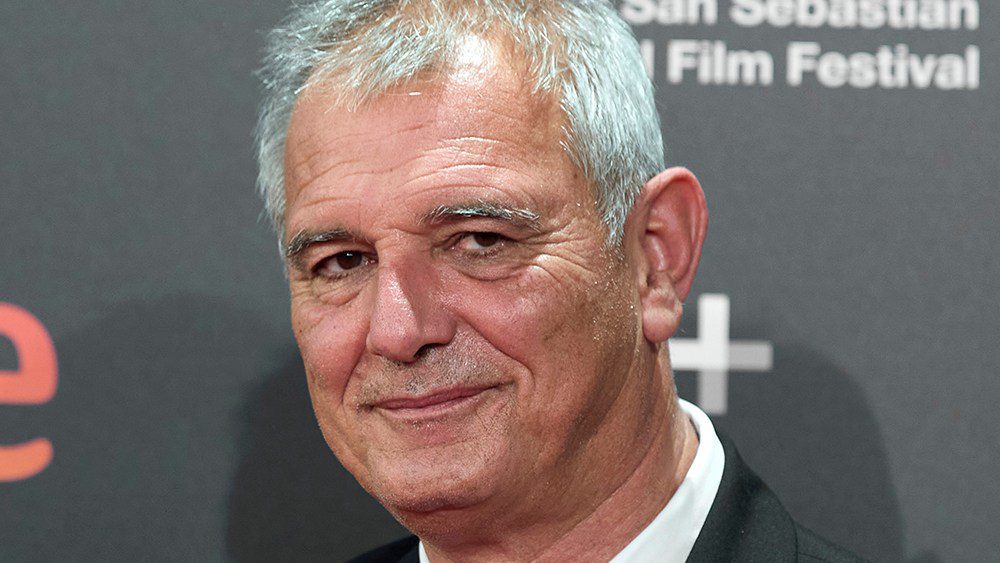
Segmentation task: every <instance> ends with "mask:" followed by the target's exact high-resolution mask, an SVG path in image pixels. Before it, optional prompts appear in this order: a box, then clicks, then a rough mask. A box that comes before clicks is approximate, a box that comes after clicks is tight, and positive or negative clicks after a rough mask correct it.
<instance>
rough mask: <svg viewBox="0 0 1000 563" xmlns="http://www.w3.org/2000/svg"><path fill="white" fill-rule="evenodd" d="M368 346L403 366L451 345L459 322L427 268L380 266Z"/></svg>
mask: <svg viewBox="0 0 1000 563" xmlns="http://www.w3.org/2000/svg"><path fill="white" fill-rule="evenodd" d="M378 268H379V271H378V277H377V280H376V288H375V301H374V304H373V306H372V313H371V320H370V323H369V327H368V338H367V341H366V345H367V347H368V351H369V352H371V353H373V354H376V355H378V356H382V357H384V358H386V359H388V360H392V361H395V362H402V363H411V362H414V361H416V360H417V359H418V358H419V357H420V356H421V354H422V353H423V352H425V351H426V350H427V349H429V348H431V347H434V346H441V345H444V344H448V343H449V342H451V340H452V338H453V337H454V336H455V320H454V318H453V317H452V315H451V313H450V312H449V311H448V309H447V308H446V307H445V306H444V304H443V303H442V302H441V299H440V288H439V287H438V285H439V284H438V283H437V281H436V280H435V279H434V275H433V274H432V273H431V272H430V271H428V269H427V268H426V267H423V266H422V265H419V264H412V263H409V264H407V263H402V264H400V263H397V264H387V263H386V262H385V261H383V262H380V263H379V266H378Z"/></svg>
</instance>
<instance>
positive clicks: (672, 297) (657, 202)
mask: <svg viewBox="0 0 1000 563" xmlns="http://www.w3.org/2000/svg"><path fill="white" fill-rule="evenodd" d="M632 219H633V220H635V221H636V223H637V224H634V225H632V227H633V230H632V231H631V232H634V233H636V234H637V235H638V236H639V238H640V243H641V244H640V247H641V250H640V253H639V254H640V255H639V268H638V274H639V276H640V279H639V280H638V282H639V288H640V299H641V304H642V329H643V334H644V336H645V338H646V340H648V341H649V342H652V343H659V342H664V341H666V340H667V339H668V338H670V337H671V336H673V334H674V333H675V332H676V331H677V327H678V325H679V324H680V317H681V309H682V305H683V302H684V299H685V298H687V295H688V293H689V292H690V291H691V285H692V284H693V283H694V276H695V272H696V271H697V269H698V260H699V259H700V257H701V248H702V245H703V243H704V241H705V233H706V229H707V227H708V211H707V208H706V206H705V195H704V193H703V192H702V190H701V185H700V184H699V183H698V179H697V178H695V176H694V174H692V173H691V172H690V171H688V170H687V169H686V168H679V167H678V168H670V169H668V170H666V171H664V172H661V173H660V174H658V175H656V176H655V177H654V178H653V179H651V180H650V181H648V182H646V185H645V186H643V191H642V194H641V195H640V197H639V201H638V202H636V207H635V209H634V210H633V216H632Z"/></svg>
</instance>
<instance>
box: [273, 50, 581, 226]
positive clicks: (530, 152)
mask: <svg viewBox="0 0 1000 563" xmlns="http://www.w3.org/2000/svg"><path fill="white" fill-rule="evenodd" d="M337 98H338V97H337V96H336V95H335V92H331V91H328V90H326V87H324V85H323V84H322V83H320V84H316V85H314V86H311V87H310V88H309V89H307V90H306V91H305V92H304V93H303V94H302V96H300V99H299V100H298V102H297V103H296V107H295V110H294V112H293V115H292V119H291V122H290V125H289V129H288V137H287V143H286V157H285V171H286V172H285V174H286V175H285V184H286V210H287V211H286V224H287V226H288V229H289V230H292V229H294V228H295V225H292V224H291V223H292V220H294V219H295V218H294V217H292V214H293V212H294V211H295V210H296V209H297V208H300V207H302V206H303V205H310V204H312V203H313V202H314V201H316V200H317V199H331V198H332V199H336V198H337V197H338V196H353V197H354V198H355V199H357V197H358V196H375V195H377V194H378V193H380V191H384V190H385V189H386V188H387V187H388V186H392V187H393V188H394V189H396V190H397V192H398V193H396V194H395V195H397V196H401V195H406V194H409V193H411V192H413V191H428V190H423V188H427V187H430V186H431V185H434V186H437V187H439V188H441V187H445V186H446V185H453V187H455V188H456V189H457V190H458V191H460V189H461V188H463V187H465V188H468V189H475V188H477V187H478V188H481V189H483V190H488V189H491V188H492V189H495V190H499V191H502V192H505V193H506V195H508V196H510V197H513V198H515V199H516V198H518V197H527V198H529V199H530V198H531V197H532V195H533V194H532V193H531V192H532V190H533V189H535V188H540V187H541V182H542V181H544V180H545V179H546V178H545V176H547V175H548V176H552V175H553V173H557V175H559V174H561V175H563V176H566V175H569V176H572V177H574V178H575V177H576V176H577V173H576V168H575V166H573V165H572V164H571V163H570V161H569V159H568V157H567V155H566V154H565V152H564V151H563V149H562V146H561V143H562V140H563V137H564V132H563V125H564V116H563V113H562V111H561V110H560V109H559V105H558V103H556V102H554V101H553V99H552V97H551V96H545V95H539V94H535V93H533V92H532V91H531V89H530V87H529V86H528V85H527V84H526V81H525V80H524V79H523V73H520V72H517V71H515V70H513V69H512V68H511V66H510V65H508V64H505V63H503V62H502V61H498V60H497V58H496V57H495V56H490V57H485V58H478V59H477V58H476V57H475V56H472V57H467V60H464V61H463V60H462V57H459V58H458V62H457V63H456V64H455V66H454V67H453V68H452V69H450V70H449V71H448V72H446V73H437V74H436V75H428V76H424V77H423V78H422V79H421V80H416V81H413V82H411V83H408V84H405V85H401V86H398V87H394V88H392V89H390V90H389V91H387V92H386V93H384V94H382V95H380V96H378V97H376V98H375V99H373V100H370V101H368V102H366V103H365V104H363V105H362V106H361V107H360V108H358V109H356V110H353V111H351V110H348V109H346V108H343V107H340V106H338V105H337V104H336V99H337ZM549 179H551V180H557V178H549ZM564 179H565V178H564ZM453 191H455V190H453ZM438 192H439V193H440V194H444V193H447V192H443V191H441V190H438ZM456 195H458V194H456ZM466 195H469V194H466ZM534 195H540V194H537V193H535V194H534ZM549 195H553V194H549ZM543 199H544V198H543Z"/></svg>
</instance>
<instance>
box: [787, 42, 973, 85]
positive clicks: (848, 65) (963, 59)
mask: <svg viewBox="0 0 1000 563" xmlns="http://www.w3.org/2000/svg"><path fill="white" fill-rule="evenodd" d="M979 59H980V53H979V47H977V46H975V45H970V46H969V47H967V48H966V49H965V53H964V55H961V54H956V53H949V54H944V55H936V54H929V55H917V54H914V53H911V52H910V48H909V46H907V45H906V44H903V43H900V44H897V45H895V46H894V47H889V46H888V45H883V46H881V47H879V49H878V51H876V52H875V53H874V54H873V53H865V52H859V53H851V54H849V55H846V54H844V53H838V52H836V51H827V52H823V51H822V48H821V47H820V45H819V43H814V42H792V43H789V44H788V59H787V63H788V64H787V76H786V79H787V82H788V85H789V86H801V85H802V83H803V81H804V80H805V75H806V74H808V73H815V76H816V81H817V82H818V83H819V84H820V85H822V86H825V87H827V88H841V87H843V86H851V87H853V88H871V87H873V86H876V85H877V86H879V87H880V88H886V89H891V88H907V87H911V86H912V87H913V88H917V89H921V90H923V89H927V88H931V87H935V88H938V89H940V90H975V89H977V88H979V78H980V77H979V72H980V70H979V64H980V60H979Z"/></svg>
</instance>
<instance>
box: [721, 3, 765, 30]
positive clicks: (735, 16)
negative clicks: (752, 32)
mask: <svg viewBox="0 0 1000 563" xmlns="http://www.w3.org/2000/svg"><path fill="white" fill-rule="evenodd" d="M765 14H766V12H765V11H764V4H763V3H762V0H733V5H732V7H731V8H730V10H729V19H731V20H733V23H735V24H736V25H739V26H743V27H756V26H758V25H760V24H762V23H764V16H765Z"/></svg>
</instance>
